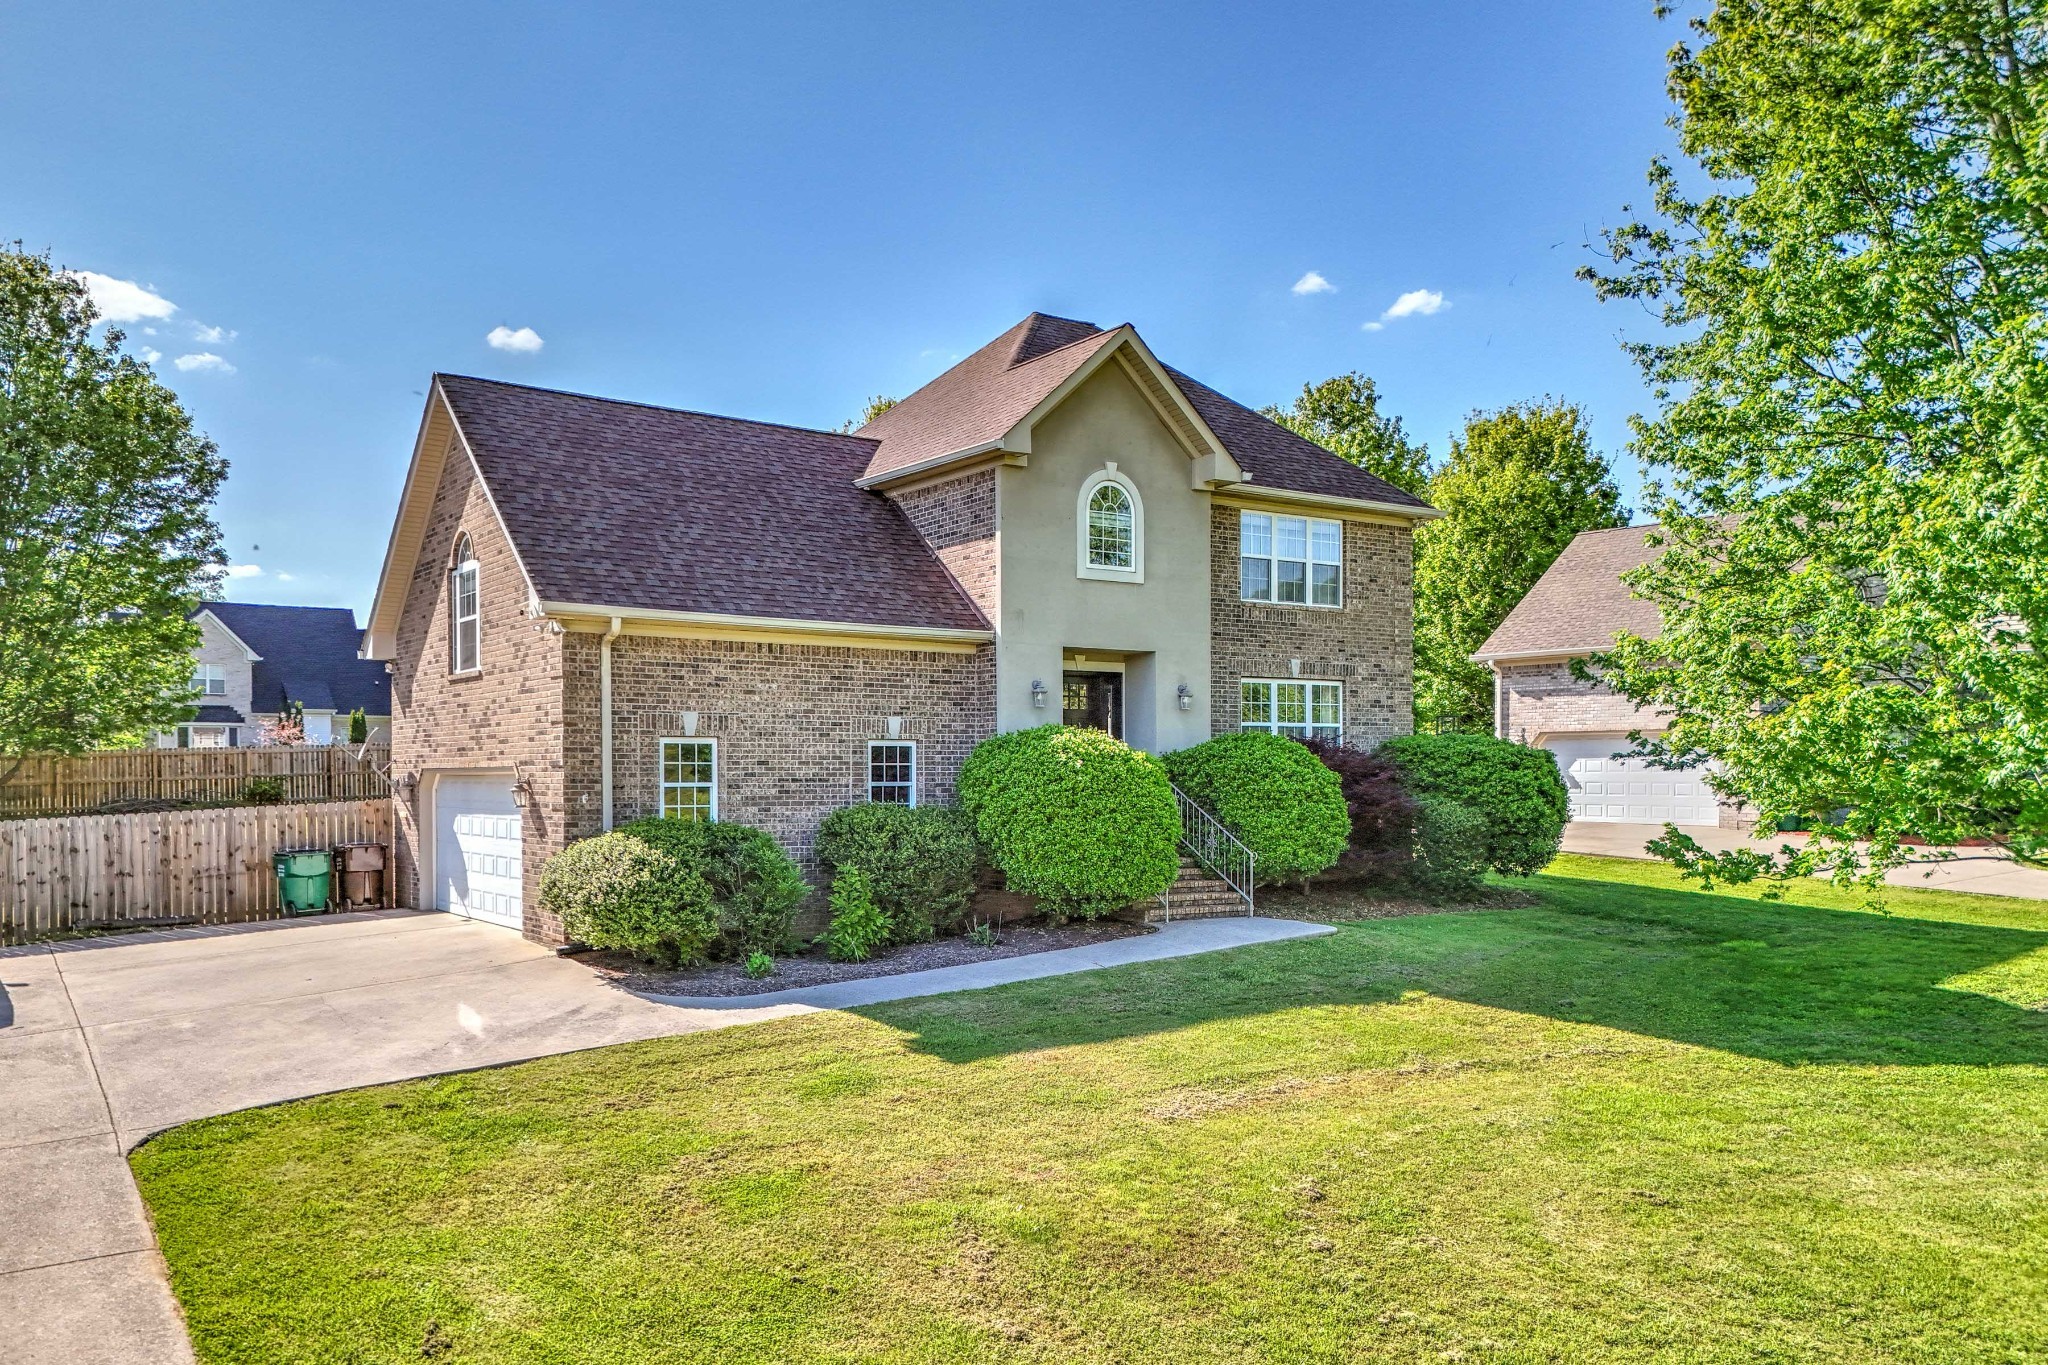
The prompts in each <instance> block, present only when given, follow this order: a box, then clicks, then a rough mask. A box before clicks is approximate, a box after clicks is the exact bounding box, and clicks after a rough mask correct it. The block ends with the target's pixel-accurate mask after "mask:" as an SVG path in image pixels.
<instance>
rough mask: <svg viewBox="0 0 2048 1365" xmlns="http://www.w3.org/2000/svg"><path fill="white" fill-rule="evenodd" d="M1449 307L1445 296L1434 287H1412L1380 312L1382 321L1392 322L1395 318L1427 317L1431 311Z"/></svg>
mask: <svg viewBox="0 0 2048 1365" xmlns="http://www.w3.org/2000/svg"><path fill="white" fill-rule="evenodd" d="M1448 307H1450V305H1449V304H1447V303H1445V302H1444V296H1443V295H1442V294H1439V293H1438V292H1437V291H1436V290H1434V289H1411V290H1409V291H1408V292H1407V293H1405V294H1403V295H1402V296H1401V297H1400V298H1398V299H1395V300H1394V302H1393V306H1392V307H1390V308H1388V309H1387V311H1386V312H1384V313H1382V314H1380V321H1381V322H1392V321H1393V320H1394V319H1395V318H1415V317H1423V318H1426V317H1428V316H1429V315H1430V314H1431V313H1437V312H1441V311H1442V310H1444V309H1445V308H1448Z"/></svg>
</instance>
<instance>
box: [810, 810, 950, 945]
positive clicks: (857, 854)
mask: <svg viewBox="0 0 2048 1365" xmlns="http://www.w3.org/2000/svg"><path fill="white" fill-rule="evenodd" d="M818 859H819V861H820V862H822V863H824V864H825V866H826V868H827V869H829V870H830V871H831V872H833V873H834V874H839V873H843V872H845V871H846V869H848V868H859V869H860V870H861V871H862V872H863V873H865V874H866V875H867V882H868V887H869V890H870V891H871V892H872V894H873V895H874V898H875V904H876V905H877V906H879V907H881V910H882V913H883V914H885V915H887V916H888V919H889V926H890V928H889V934H890V939H891V941H893V942H896V943H921V942H923V941H925V940H926V939H929V938H932V937H935V936H936V935H939V934H949V933H952V932H953V930H954V929H956V928H958V927H959V924H960V920H961V917H962V916H964V915H965V914H966V913H967V906H968V903H969V902H970V901H971V900H972V899H973V898H974V866H975V861H976V851H975V847H974V825H973V822H972V821H970V820H969V819H968V818H967V814H966V812H964V811H960V810H955V809H953V808H951V807H949V806H918V807H911V806H891V805H874V804H863V805H858V806H847V807H844V808H843V809H840V810H835V811H833V812H832V813H831V814H830V815H828V816H826V817H825V822H824V823H823V824H822V825H820V826H819V827H818Z"/></svg>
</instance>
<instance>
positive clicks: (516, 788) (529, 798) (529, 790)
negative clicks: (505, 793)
mask: <svg viewBox="0 0 2048 1365" xmlns="http://www.w3.org/2000/svg"><path fill="white" fill-rule="evenodd" d="M532 802H533V783H532V781H531V780H530V779H528V778H524V777H522V778H520V779H519V780H518V781H517V782H514V783H513V784H512V804H513V805H515V806H517V807H519V809H521V810H525V809H526V808H527V806H529V805H531V804H532Z"/></svg>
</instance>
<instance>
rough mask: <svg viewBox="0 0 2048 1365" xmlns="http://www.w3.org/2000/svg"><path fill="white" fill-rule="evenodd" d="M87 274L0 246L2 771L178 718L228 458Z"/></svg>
mask: <svg viewBox="0 0 2048 1365" xmlns="http://www.w3.org/2000/svg"><path fill="white" fill-rule="evenodd" d="M96 317H97V315H96V314H95V312H94V310H93V306H92V303H91V301H90V300H89V299H88V298H87V297H86V294H85V289H84V286H83V285H81V284H80V283H79V282H78V281H76V280H74V279H72V278H71V277H70V276H68V275H65V274H63V273H62V272H59V271H56V270H53V269H52V268H51V266H50V262H49V260H48V258H47V257H42V256H33V255H28V254H25V253H23V252H21V251H19V250H14V251H6V250H0V771H5V770H6V768H7V767H8V765H9V762H10V761H11V760H18V757H19V756H20V755H22V754H25V753H30V752H34V751H54V752H76V751H79V750H83V749H92V748H98V747H102V746H106V745H110V744H117V743H121V742H124V741H132V740H134V739H137V738H139V737H140V736H141V735H143V734H144V733H146V732H148V731H150V730H153V729H157V728H161V727H163V726H166V725H169V724H173V723H175V722H176V721H178V720H179V719H182V718H183V717H184V716H186V715H189V714H190V712H191V708H190V706H189V699H190V697H191V678H192V653H191V651H192V649H193V647H194V646H195V645H196V644H197V643H198V630H197V628H196V627H195V626H193V625H192V624H191V622H190V621H189V620H188V619H187V617H188V616H189V615H190V613H191V612H192V610H193V609H194V608H195V607H196V606H197V605H198V604H199V601H200V598H201V595H202V593H203V592H204V591H206V590H207V589H209V588H211V587H212V586H213V585H214V583H215V581H216V576H215V574H214V572H213V570H214V566H216V565H217V564H219V563H220V561H221V554H220V533H219V531H218V530H217V529H216V528H215V526H214V524H213V520H212V517H211V515H210V513H209V511H208V508H209V506H210V505H211V503H212V501H213V496H214V493H215V492H216V491H217V490H218V489H219V487H220V483H221V480H222V479H223V478H224V477H225V476H226V473H227V466H226V464H225V462H224V461H222V460H221V458H220V456H219V455H218V454H217V453H216V452H215V450H214V447H213V444H212V442H210V441H208V440H206V439H205V438H203V437H201V436H199V435H197V434H195V433H194V432H193V430H192V422H191V419H190V418H189V417H187V416H186V415H185V412H184V410H183V409H182V408H181V407H179V405H178V400H177V398H176V396H175V395H173V394H172V393H171V392H170V391H169V390H168V389H166V388H164V387H163V386H162V385H160V384H158V383H157V382H156V379H155V377H154V376H153V375H152V374H151V373H150V371H149V369H148V367H147V366H145V365H143V364H142V363H141V362H140V361H138V360H135V359H134V358H132V357H130V356H126V355H123V354H122V353H121V335H120V333H119V332H116V331H109V332H108V333H107V334H106V335H105V337H104V338H103V339H101V340H97V341H96V340H94V338H93V335H92V327H93V324H94V322H95V320H96Z"/></svg>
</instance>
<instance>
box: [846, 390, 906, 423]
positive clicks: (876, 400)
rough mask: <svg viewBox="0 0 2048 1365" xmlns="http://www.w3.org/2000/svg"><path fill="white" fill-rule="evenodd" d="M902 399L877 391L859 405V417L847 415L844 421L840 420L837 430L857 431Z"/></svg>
mask: <svg viewBox="0 0 2048 1365" xmlns="http://www.w3.org/2000/svg"><path fill="white" fill-rule="evenodd" d="M902 401H903V400H902V399H901V398H891V397H889V396H888V395H887V394H880V393H878V394H876V395H875V396H874V397H873V398H870V399H868V401H867V402H866V403H865V404H864V405H863V406H862V407H861V410H860V416H859V417H857V418H855V417H849V418H847V419H846V420H845V421H844V422H841V423H840V424H839V430H840V431H841V432H842V433H852V432H855V431H859V430H860V429H861V428H862V427H864V426H866V425H867V424H868V423H870V422H872V421H874V420H875V419H876V418H877V417H880V416H881V415H882V414H883V413H885V412H887V411H888V410H889V409H890V408H893V407H895V406H896V405H897V404H898V403H900V402H902Z"/></svg>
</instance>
